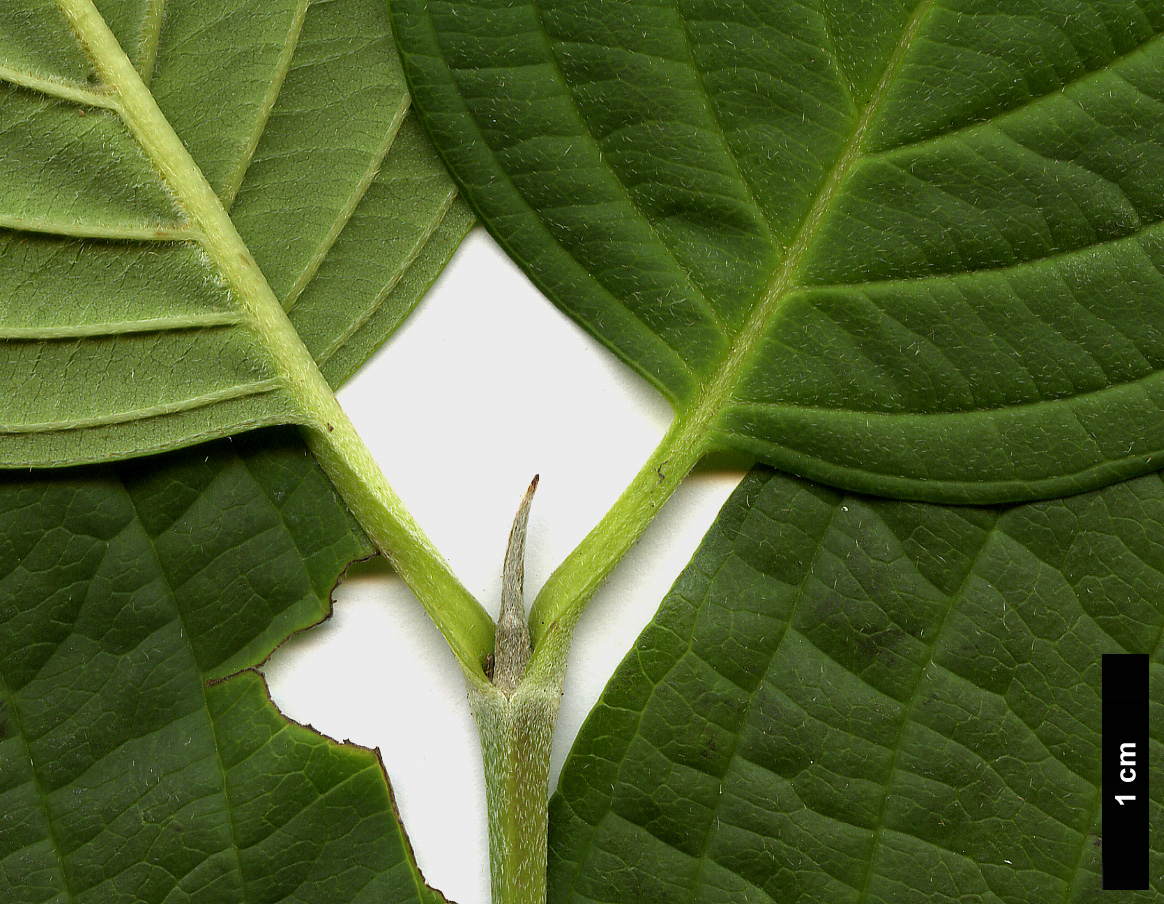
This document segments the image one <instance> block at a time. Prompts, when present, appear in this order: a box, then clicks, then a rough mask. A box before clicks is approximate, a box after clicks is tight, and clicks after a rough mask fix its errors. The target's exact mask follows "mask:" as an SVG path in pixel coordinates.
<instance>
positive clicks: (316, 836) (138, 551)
mask: <svg viewBox="0 0 1164 904" xmlns="http://www.w3.org/2000/svg"><path fill="white" fill-rule="evenodd" d="M368 553H369V546H368V543H367V540H366V539H365V538H364V537H363V535H362V534H361V533H360V532H359V529H358V528H356V527H354V525H353V524H352V522H351V520H350V516H349V515H348V513H347V511H346V509H345V508H344V507H343V504H342V503H341V502H340V501H339V499H338V498H337V497H336V495H335V493H334V491H333V490H332V488H331V486H330V485H329V484H328V482H327V479H326V478H325V477H324V476H323V474H322V472H321V471H320V470H319V468H318V466H317V465H316V464H315V463H314V462H313V461H312V459H311V458H310V457H309V456H308V455H307V453H306V452H305V451H304V449H303V447H302V444H301V443H300V442H299V441H298V440H297V439H296V437H295V436H294V434H293V433H284V432H267V433H263V434H255V435H249V436H247V437H242V438H239V439H237V440H235V441H234V442H233V443H218V444H214V445H204V446H200V447H198V448H195V449H190V450H187V451H185V452H182V453H177V454H172V455H170V456H168V457H166V458H162V459H153V460H150V461H148V462H146V463H142V462H135V463H132V464H125V465H120V466H116V467H114V466H105V467H101V468H92V469H87V470H83V471H77V470H70V471H65V472H58V473H56V474H52V475H47V476H36V477H16V476H11V475H10V476H8V477H6V478H5V479H4V481H3V483H0V863H2V864H3V868H0V899H2V900H4V901H6V902H13V904H26V902H27V904H33V902H38V904H39V902H48V901H53V902H57V901H61V902H63V901H100V902H119V901H125V902H134V904H151V902H159V904H160V902H162V901H174V900H182V901H189V902H192V904H193V902H200V904H212V902H213V904H218V902H221V904H238V902H259V901H264V902H284V901H286V902H291V901H296V902H304V904H306V902H322V904H335V902H341V901H342V902H344V904H348V902H384V901H391V902H397V901H424V902H438V901H443V898H442V897H441V896H440V895H439V894H437V893H435V892H433V891H431V890H430V889H428V888H427V887H426V886H425V885H424V884H423V881H422V879H421V877H420V875H419V873H418V871H417V868H416V865H415V862H414V861H413V859H412V856H411V852H410V850H409V849H408V846H407V841H406V839H405V838H404V835H403V830H402V829H401V828H400V826H399V824H398V822H397V820H396V817H395V813H394V808H393V802H392V798H391V792H390V791H389V789H388V786H387V784H386V782H385V776H384V773H383V768H382V766H381V764H380V762H379V759H378V757H377V755H376V754H375V753H374V752H372V751H368V750H364V749H362V748H357V747H354V746H352V745H336V744H334V743H333V742H330V741H327V740H326V739H324V738H322V737H320V736H319V735H316V734H315V733H313V732H311V731H310V730H308V729H306V728H303V727H301V726H299V725H295V724H293V723H290V722H288V721H287V720H285V719H284V718H283V717H282V716H280V715H279V713H278V712H277V711H276V710H275V709H274V707H273V705H272V704H271V703H270V701H269V700H268V699H267V697H266V693H265V687H264V685H263V680H262V678H261V677H260V676H259V675H258V673H256V672H254V671H251V670H249V669H250V668H251V667H253V666H254V665H256V664H257V663H259V662H260V661H261V660H262V659H263V658H265V657H266V656H267V655H268V654H269V653H270V651H271V650H272V649H273V648H274V646H275V645H276V644H278V643H280V642H281V641H282V640H283V638H284V637H286V635H287V634H288V633H290V632H291V631H295V630H300V629H302V628H305V627H307V626H309V625H311V624H314V623H316V622H318V621H319V620H320V619H322V618H324V617H325V616H326V615H327V613H328V611H329V605H330V601H329V593H330V591H331V588H332V586H333V585H334V584H335V582H336V580H337V579H338V577H339V575H340V573H341V571H342V570H343V568H345V567H346V565H347V564H348V562H349V561H351V559H352V558H354V557H357V556H362V555H367V554H368ZM242 669H248V671H243V672H241V673H240V670H242ZM228 676H230V677H228Z"/></svg>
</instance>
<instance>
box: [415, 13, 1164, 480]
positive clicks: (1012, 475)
mask: <svg viewBox="0 0 1164 904" xmlns="http://www.w3.org/2000/svg"><path fill="white" fill-rule="evenodd" d="M1072 8H1073V9H1074V8H1075V7H1072ZM1081 10H1082V11H1081V12H1080V14H1079V15H1078V16H1074V15H1068V14H1067V13H1066V11H1065V8H1064V9H1063V10H1060V9H1059V8H1058V7H1056V6H1055V5H1054V4H1052V5H1051V6H1048V5H1046V4H1043V5H1040V6H1038V7H1037V8H1036V7H1035V6H1033V5H1030V8H1028V5H1027V4H1012V5H1008V6H1006V7H1005V8H1004V9H1002V10H996V11H992V12H991V13H990V14H989V15H988V14H986V13H982V14H981V15H980V14H979V12H978V11H977V10H963V9H962V8H961V7H960V6H959V7H957V8H955V7H954V5H952V4H947V3H943V2H940V0H939V2H934V3H929V2H926V3H910V4H862V3H858V2H852V3H846V4H822V5H819V6H818V5H815V4H812V5H809V7H808V8H803V9H802V8H800V7H797V8H796V9H795V10H793V9H792V8H789V9H784V8H777V9H768V8H763V9H753V8H752V7H751V6H748V5H745V6H744V7H740V6H738V5H732V4H722V3H715V2H699V0H690V2H688V0H684V2H680V3H678V4H652V3H646V2H644V3H635V4H629V5H627V6H626V7H625V8H624V7H619V9H618V10H617V11H615V10H613V9H611V8H608V7H605V6H603V5H602V4H587V3H583V4H578V3H573V4H562V3H557V2H553V0H530V2H527V3H522V4H500V3H496V4H494V3H486V4H476V5H474V7H473V8H472V9H471V10H467V9H465V8H463V6H461V5H458V4H455V3H447V2H440V0H406V2H403V3H399V4H397V5H396V7H395V16H396V24H397V38H398V41H399V42H400V44H401V48H402V53H403V60H404V63H405V69H406V74H407V75H408V77H409V79H410V84H411V85H412V87H413V90H414V94H415V96H416V98H417V102H418V104H419V106H420V108H421V111H422V116H423V120H424V122H425V125H426V127H427V128H428V129H429V131H430V134H431V135H432V136H433V137H434V142H435V143H436V144H437V146H438V150H439V151H440V153H441V154H442V156H444V158H445V160H446V162H447V163H448V164H449V165H450V168H451V170H452V171H453V173H454V175H455V177H456V178H457V180H458V182H459V184H460V185H461V186H462V189H463V190H464V191H465V193H466V196H467V197H468V198H469V200H470V202H471V203H472V204H473V206H474V208H475V209H476V210H477V211H478V212H479V214H480V215H482V216H483V218H484V220H485V222H486V225H487V226H488V227H489V228H490V229H491V230H492V231H493V232H494V234H495V235H496V236H497V237H498V239H499V241H501V243H502V245H503V246H504V247H505V248H506V250H507V251H508V252H509V253H510V254H511V256H513V257H514V259H515V260H516V261H517V262H518V263H519V264H520V265H521V266H522V267H523V268H524V269H526V271H527V272H528V273H530V275H531V276H532V277H533V278H534V279H535V281H536V282H538V284H539V286H540V287H541V288H542V289H543V290H544V291H546V293H547V294H548V295H549V296H550V297H551V299H552V300H554V301H555V303H557V304H559V305H560V306H561V307H563V308H564V309H565V310H566V311H567V312H568V313H570V315H571V316H572V317H574V318H575V319H576V320H578V321H579V322H580V323H581V324H582V325H583V326H584V327H586V328H587V329H588V330H590V331H591V332H592V333H594V334H595V335H596V337H597V338H599V339H600V341H602V342H604V343H605V344H606V345H608V346H609V347H611V348H612V349H613V350H614V351H615V352H616V354H618V355H619V356H620V357H622V359H623V360H624V361H626V362H627V363H628V364H629V365H631V366H632V367H633V368H635V369H636V370H637V371H638V372H639V373H640V374H642V375H643V376H644V377H645V378H647V379H648V380H649V381H651V382H652V383H653V385H655V386H656V387H658V388H659V389H660V390H661V391H662V392H663V393H664V394H665V395H666V396H667V397H668V398H669V399H670V400H671V401H672V403H673V404H674V406H675V408H676V413H677V417H678V418H679V420H681V421H683V420H686V421H688V422H691V423H696V422H698V423H705V424H713V426H712V427H711V428H710V429H707V430H706V431H705V437H706V439H707V441H708V443H709V446H710V447H711V448H714V449H718V450H721V451H725V450H726V451H730V452H736V453H741V452H742V453H743V454H745V455H748V456H755V457H758V458H759V459H760V460H763V461H767V462H768V463H770V464H773V465H776V466H778V467H782V468H786V469H792V470H795V471H797V472H798V473H801V474H805V475H807V476H810V477H813V478H815V479H820V480H826V481H829V482H832V483H838V484H840V485H843V486H846V487H849V488H854V489H859V490H862V491H866V492H869V491H874V492H883V493H889V494H892V495H901V496H906V497H913V498H922V499H931V500H935V501H957V502H975V501H977V502H991V501H1009V500H1020V499H1027V498H1034V497H1045V496H1047V495H1050V494H1054V493H1059V492H1065V491H1077V490H1080V489H1085V488H1089V487H1093V486H1098V485H1102V484H1103V483H1105V482H1109V481H1111V480H1115V479H1120V478H1122V477H1126V476H1130V475H1132V474H1136V473H1143V472H1145V471H1146V470H1150V469H1151V468H1152V466H1153V463H1154V462H1157V461H1158V460H1159V455H1160V454H1161V444H1160V437H1158V436H1154V435H1153V436H1151V437H1136V439H1137V441H1136V442H1133V443H1132V444H1131V446H1130V447H1128V445H1127V443H1126V440H1127V439H1128V438H1129V436H1130V435H1131V433H1132V432H1133V431H1130V430H1129V431H1128V432H1127V433H1124V432H1121V429H1120V428H1121V426H1126V424H1128V423H1135V424H1136V425H1137V426H1139V425H1144V424H1150V423H1155V422H1157V421H1158V420H1159V417H1158V416H1159V403H1158V395H1157V393H1158V389H1157V386H1156V383H1157V379H1156V378H1157V375H1158V373H1159V367H1160V363H1161V360H1162V359H1161V358H1160V357H1159V355H1158V349H1157V348H1156V336H1157V331H1156V328H1155V324H1156V323H1157V322H1158V320H1159V314H1160V303H1161V302H1160V299H1161V297H1162V293H1161V291H1160V287H1158V286H1157V284H1158V283H1159V269H1158V268H1157V267H1156V265H1155V264H1154V263H1153V261H1154V260H1155V250H1156V244H1155V239H1154V229H1155V224H1156V223H1157V222H1158V220H1159V216H1160V211H1159V209H1158V208H1159V205H1158V203H1157V198H1158V197H1159V195H1158V194H1157V193H1156V191H1155V187H1154V186H1155V179H1156V176H1155V173H1156V172H1158V169H1157V168H1154V164H1153V165H1151V166H1149V167H1148V169H1147V170H1144V171H1143V172H1140V171H1139V170H1138V169H1137V168H1138V166H1139V163H1138V162H1135V163H1133V162H1132V161H1133V160H1135V161H1143V162H1144V163H1145V165H1147V161H1152V160H1156V159H1157V157H1158V156H1159V155H1160V154H1161V153H1162V150H1161V147H1160V146H1159V143H1158V141H1157V139H1156V138H1155V137H1154V135H1155V134H1156V133H1155V132H1154V131H1153V130H1152V129H1151V128H1146V127H1145V126H1146V123H1147V122H1148V120H1149V119H1152V118H1154V117H1155V116H1156V115H1157V113H1158V112H1159V111H1158V109H1157V108H1158V104H1157V101H1156V98H1158V96H1159V95H1160V86H1159V84H1158V72H1159V65H1158V56H1159V54H1160V52H1161V49H1160V43H1159V41H1158V40H1157V36H1158V34H1159V33H1160V30H1161V28H1164V22H1162V21H1161V19H1160V11H1159V10H1158V9H1157V8H1156V7H1155V6H1153V5H1152V4H1143V5H1138V4H1132V5H1127V6H1124V7H1121V8H1119V9H1117V8H1115V7H1113V6H1111V5H1109V4H1105V3H1093V4H1085V5H1084V7H1081ZM781 17H784V19H783V20H782V19H781ZM1065 19H1070V22H1068V23H1067V24H1063V22H1064V20H1065ZM784 20H786V21H784ZM983 23H986V24H983ZM873 26H876V27H873ZM514 35H517V36H519V40H520V44H521V46H520V48H517V47H516V46H515V44H514V40H515V39H514V37H513V36H514ZM1033 39H1037V40H1040V41H1042V42H1044V45H1045V46H1043V51H1042V53H1041V54H1037V55H1035V56H1032V55H1031V54H1030V53H1029V48H1030V46H1031V44H1030V42H1031V40H1033ZM935 71H941V72H942V76H941V79H940V81H941V84H942V86H943V87H942V91H936V90H935V89H933V87H932V84H931V81H932V80H930V74H931V73H933V72H935ZM979 76H981V78H979ZM939 95H940V96H939ZM733 166H734V168H735V172H734V174H733V173H732V168H733ZM1149 170H1150V171H1149ZM724 186H728V187H727V188H725V187H724ZM1150 186H1151V187H1150ZM729 197H730V198H734V200H730V201H729V200H728V199H729ZM725 255H726V256H725ZM1137 257H1138V258H1139V268H1138V269H1136V267H1135V266H1132V267H1131V268H1130V269H1129V260H1131V259H1133V258H1137ZM737 258H738V260H737ZM757 269H758V270H759V271H760V273H761V274H762V275H764V276H766V278H761V277H760V275H757ZM1010 271H1013V272H1010ZM1133 274H1134V275H1133ZM1141 274H1146V275H1147V276H1148V277H1149V281H1148V283H1142V282H1141V281H1140V276H1141ZM717 280H720V281H721V283H720V284H717V282H716V281H717ZM1035 288H1038V289H1039V290H1044V291H1048V292H1050V293H1052V294H1051V299H1050V300H1046V299H1045V300H1044V303H1043V305H1042V306H1040V305H1038V304H1036V302H1037V301H1038V299H1039V296H1038V295H1037V294H1034V289H1035ZM1129 288H1130V290H1131V293H1132V296H1133V297H1131V298H1127V299H1126V300H1127V303H1126V304H1125V305H1123V306H1122V307H1121V306H1119V305H1113V304H1112V303H1111V301H1112V300H1114V299H1119V298H1121V297H1123V296H1122V295H1121V293H1125V292H1126V291H1127V290H1129ZM1072 293H1074V294H1072ZM1063 296H1066V297H1068V298H1069V302H1070V304H1069V307H1068V309H1067V312H1066V313H1065V312H1063V311H1059V310H1052V307H1053V305H1052V300H1055V299H1057V298H1058V297H1063ZM923 299H924V302H923ZM919 304H921V305H923V306H925V307H926V312H925V313H924V314H923V313H922V312H921V309H920V308H919ZM709 309H710V310H713V311H715V313H716V316H715V317H712V316H710V314H709ZM1009 312H1016V318H1015V321H1014V322H1011V321H1009V320H1007V316H1008V313H1009ZM749 318H750V319H749ZM716 321H718V322H716ZM744 322H747V323H748V327H745V328H744V329H743V330H741V331H740V332H738V333H735V332H734V331H733V327H734V326H735V325H736V324H740V323H744ZM1105 331H1106V332H1107V334H1108V335H1109V337H1115V336H1118V337H1119V338H1118V342H1117V345H1119V346H1121V347H1122V350H1117V349H1115V348H1114V347H1113V348H1109V347H1108V346H1107V344H1105V340H1103V339H1101V338H1099V335H1098V333H1099V332H1105ZM644 332H645V333H646V334H648V335H644ZM649 337H653V338H654V342H652V341H651V340H650V338H649ZM977 356H980V357H977ZM972 359H973V360H972ZM1105 392H1106V393H1110V395H1108V396H1103V395H1102V393H1105ZM1117 398H1118V402H1117V403H1114V404H1113V405H1112V406H1111V409H1110V410H1108V409H1107V407H1106V404H1107V403H1106V401H1105V399H1117ZM1055 403H1060V404H1055ZM1035 405H1046V406H1048V407H1047V408H1046V410H1047V411H1051V412H1052V414H1051V415H1050V416H1047V417H1046V418H1045V419H1042V418H1041V416H1035V415H1032V414H1031V413H1030V406H1035ZM762 406H767V407H768V408H770V410H765V409H764V408H763V407H762ZM955 417H960V418H961V422H960V423H961V427H960V428H959V430H958V431H956V434H957V435H956V436H954V437H953V438H954V439H955V440H956V441H957V442H958V443H961V444H962V446H964V447H966V448H968V449H970V450H971V451H972V452H973V453H974V455H975V456H976V459H977V460H976V463H975V464H976V468H975V470H974V471H970V469H968V468H965V467H961V466H960V465H959V463H958V462H956V461H954V462H951V461H949V460H943V457H942V456H939V455H935V454H934V450H935V449H940V448H942V446H943V444H944V443H946V442H947V441H948V439H949V438H950V436H951V431H950V429H949V427H948V421H949V419H951V418H955ZM1080 420H1082V421H1085V422H1086V423H1083V424H1080V423H1079V421H1080ZM1040 431H1041V432H1042V433H1043V434H1044V435H1043V436H1041V437H1035V436H1034V434H1035V433H1037V432H1040ZM903 437H904V439H903ZM903 441H904V442H906V443H911V442H917V443H919V444H920V446H921V448H919V449H917V450H916V451H914V452H912V453H910V452H904V453H903V452H901V451H900V450H901V443H902V442H903ZM1048 449H1067V450H1069V452H1070V460H1067V461H1065V462H1057V461H1056V460H1055V459H1054V456H1053V455H1046V450H1048ZM863 459H868V464H869V467H868V468H867V469H866V470H865V472H864V473H862V471H861V470H860V468H859V467H858V465H857V463H858V462H860V461H862V460H863Z"/></svg>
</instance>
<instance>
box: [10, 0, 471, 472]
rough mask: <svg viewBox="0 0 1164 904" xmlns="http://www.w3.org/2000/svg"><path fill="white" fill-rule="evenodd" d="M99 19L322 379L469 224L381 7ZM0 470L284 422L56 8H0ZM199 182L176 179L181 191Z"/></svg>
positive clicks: (277, 383) (235, 7) (180, 6)
mask: <svg viewBox="0 0 1164 904" xmlns="http://www.w3.org/2000/svg"><path fill="white" fill-rule="evenodd" d="M97 6H98V8H99V10H100V11H101V12H102V13H103V14H104V16H105V20H106V22H107V23H108V25H109V27H110V29H111V30H112V31H113V34H114V36H115V37H116V38H117V41H118V42H119V43H120V46H121V49H122V50H124V52H125V55H126V56H127V57H128V58H129V60H130V61H131V62H132V63H133V65H134V67H135V68H136V70H137V72H138V73H139V74H140V76H141V79H142V81H143V82H144V83H145V84H146V85H148V88H149V91H150V92H151V93H152V96H153V98H154V99H155V100H156V101H157V104H158V105H159V107H160V108H161V110H162V113H163V114H164V116H165V118H166V120H167V121H168V124H169V127H170V128H172V130H173V132H174V133H175V134H176V135H177V137H178V138H179V139H180V140H181V141H182V143H183V144H184V145H185V146H186V148H187V149H188V150H189V151H190V153H191V154H192V155H193V157H194V159H195V161H196V162H197V166H198V168H199V170H200V172H201V175H202V176H204V177H205V179H206V181H207V182H208V183H209V185H210V186H211V187H212V188H213V190H214V193H215V194H216V195H217V197H218V199H219V200H220V201H221V204H222V206H223V208H225V210H226V211H227V213H228V214H229V217H230V220H231V222H232V223H233V227H234V229H235V230H237V233H238V235H239V236H240V237H241V240H242V244H241V246H240V248H241V250H239V251H238V253H240V254H243V253H245V254H247V255H250V256H251V257H253V259H254V260H255V261H256V262H257V264H258V266H259V268H260V269H261V271H262V274H263V276H264V277H265V279H266V281H267V283H268V284H269V286H270V287H271V289H272V290H273V292H274V295H275V296H276V298H277V300H278V302H279V303H280V304H281V305H282V306H283V307H284V309H286V310H287V311H289V314H290V318H291V321H292V323H293V325H294V327H295V329H296V330H297V331H298V333H299V335H300V337H301V338H302V340H303V342H304V344H305V345H306V346H307V349H308V351H309V352H310V353H311V356H312V357H313V358H314V360H315V361H316V363H317V365H318V366H319V367H320V368H321V370H322V371H323V374H324V376H325V377H326V378H327V379H328V380H329V381H330V382H331V384H332V385H333V386H338V385H339V384H340V383H342V382H343V381H344V380H345V379H347V377H348V376H350V375H351V373H352V372H353V371H354V370H355V369H356V368H357V367H358V366H359V365H360V364H361V363H362V362H363V361H364V360H365V359H366V358H367V357H368V355H370V354H371V352H372V351H374V350H375V349H376V348H377V347H378V346H379V345H380V344H381V343H382V342H383V340H384V338H385V337H386V336H387V335H388V334H389V333H391V332H392V330H394V329H395V327H396V326H397V325H398V324H399V323H400V322H401V321H402V320H403V319H404V318H405V317H406V316H407V314H408V313H409V312H410V311H411V310H412V308H413V307H414V305H415V304H416V302H417V301H418V300H419V298H420V296H421V295H422V294H423V293H424V291H425V290H426V289H427V287H428V286H429V284H430V283H431V282H432V280H433V279H434V278H435V276H436V274H437V273H438V272H439V271H440V269H441V267H443V265H444V264H445V262H446V261H447V259H448V257H449V255H450V254H451V253H452V251H453V250H454V248H455V247H456V245H457V244H458V243H459V241H460V240H461V238H462V237H463V236H464V234H465V232H466V231H467V230H468V228H469V225H470V224H471V215H470V214H469V213H468V211H467V209H466V208H465V206H464V205H463V203H462V202H461V201H460V200H459V199H458V197H457V195H456V192H455V190H454V188H453V184H452V182H451V181H450V180H449V179H448V177H447V176H446V175H445V173H444V171H443V167H442V166H441V165H440V162H439V161H438V160H437V159H436V157H435V155H434V154H433V152H432V149H431V147H430V146H429V144H428V141H427V139H426V138H425V137H424V136H423V134H422V132H421V130H420V127H419V125H418V123H417V121H416V119H415V116H414V115H413V114H412V113H411V112H410V111H409V102H408V98H407V93H406V90H405V87H404V83H403V78H402V76H401V73H400V68H399V63H398V62H397V60H396V56H395V50H394V48H393V46H392V40H391V36H390V33H389V28H388V21H387V18H388V16H387V10H386V7H385V4H384V3H382V2H378V0H330V2H308V0H274V2H270V3H263V4H259V5H256V4H254V3H251V2H247V0H212V2H202V3H188V2H177V0H173V2H169V3H159V2H153V3H145V2H141V3H124V2H120V0H116V2H115V0H102V2H99V3H97ZM0 110H2V111H3V113H2V115H0V466H17V465H32V466H44V465H59V464H72V463H77V462H86V461H94V460H100V459H108V458H112V457H125V456H127V455H133V454H142V453H145V452H149V451H152V450H159V449H165V448H172V447H176V446H179V445H183V444H189V443H191V442H195V441H197V440H199V439H203V438H207V437H213V436H220V435H224V434H227V433H232V432H237V431H239V430H241V429H245V428H248V427H253V426H256V425H260V424H271V423H280V422H282V423H286V422H294V421H297V420H300V419H301V414H300V413H299V412H298V411H297V409H296V406H295V403H294V399H293V398H292V395H291V393H290V392H289V391H288V389H287V387H286V380H285V377H286V375H285V374H283V373H280V372H279V368H278V367H277V366H276V365H275V364H274V363H273V361H272V359H271V356H270V355H269V354H268V352H267V351H266V350H265V346H264V337H263V336H261V335H259V334H258V333H257V332H256V329H255V327H254V326H253V325H252V324H251V323H250V322H249V321H248V319H247V317H246V316H244V312H243V307H244V306H243V305H242V304H241V299H240V297H239V294H238V293H239V291H240V290H239V288H238V286H236V285H232V284H230V283H229V282H228V281H226V279H225V278H224V275H223V273H222V272H221V270H220V269H219V268H218V267H217V266H216V265H215V263H214V262H213V260H212V258H213V255H212V254H210V253H208V251H207V248H208V245H209V243H211V242H213V241H218V242H220V243H221V242H222V241H223V237H222V236H213V237H211V236H208V235H206V234H204V233H203V232H200V230H199V228H197V227H196V226H195V225H194V224H193V223H192V222H191V220H190V218H189V211H188V210H187V209H186V207H185V206H184V200H183V198H182V197H180V196H177V195H175V194H174V193H173V191H172V190H171V189H172V186H170V185H169V184H168V183H167V182H166V180H165V179H164V178H163V177H162V175H161V173H160V171H159V170H158V169H156V167H155V164H154V162H151V160H150V159H149V158H148V156H147V154H146V152H145V150H143V147H142V146H141V145H140V144H139V143H138V141H137V140H136V139H135V137H134V134H133V133H132V132H131V130H130V128H129V127H128V125H127V123H126V122H125V121H124V120H123V116H122V114H121V113H120V112H119V107H118V104H117V100H116V97H115V96H113V95H112V94H111V92H110V90H109V88H108V86H106V85H104V84H103V83H102V81H101V77H100V76H99V75H98V67H97V66H96V65H95V62H94V60H91V59H89V58H88V57H87V56H86V55H85V53H84V52H83V50H82V46H81V44H80V43H79V41H78V37H77V35H76V34H74V32H73V30H72V28H71V26H70V24H69V22H68V21H67V20H66V18H65V16H64V14H63V13H62V12H61V10H60V9H59V8H58V4H57V3H56V2H55V0H54V2H49V0H21V2H20V3H4V4H2V5H0ZM195 175H196V174H195Z"/></svg>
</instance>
